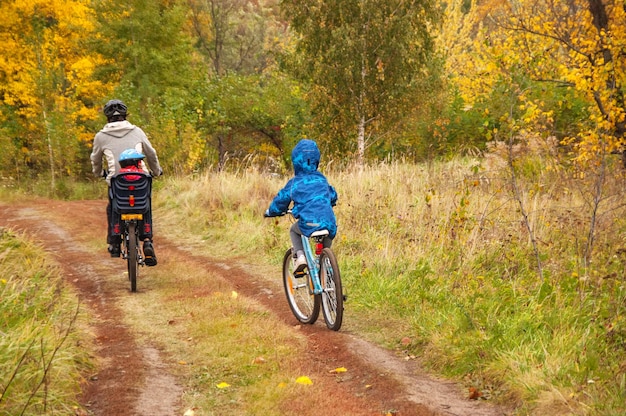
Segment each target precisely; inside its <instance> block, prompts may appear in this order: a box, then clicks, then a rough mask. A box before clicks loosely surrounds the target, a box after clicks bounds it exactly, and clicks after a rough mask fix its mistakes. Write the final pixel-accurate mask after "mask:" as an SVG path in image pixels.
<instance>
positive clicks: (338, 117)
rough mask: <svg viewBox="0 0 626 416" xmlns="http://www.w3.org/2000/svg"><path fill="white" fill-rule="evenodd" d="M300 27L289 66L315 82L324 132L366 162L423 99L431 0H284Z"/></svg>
mask: <svg viewBox="0 0 626 416" xmlns="http://www.w3.org/2000/svg"><path fill="white" fill-rule="evenodd" d="M281 6H282V9H283V11H284V13H285V16H286V17H287V18H288V20H289V22H290V24H291V27H292V28H293V30H294V31H295V32H296V33H297V34H298V35H299V38H298V41H297V50H296V52H297V54H296V55H295V56H294V59H293V60H292V63H294V65H293V66H292V69H293V70H294V72H295V73H296V74H297V75H298V76H299V77H300V79H302V80H304V81H306V82H310V83H311V84H312V89H311V95H310V99H309V101H310V102H311V103H312V105H313V107H314V113H315V114H317V115H318V117H317V119H316V122H317V123H316V124H317V125H318V126H319V127H320V128H319V130H318V131H317V132H318V134H319V137H320V138H321V139H322V140H325V141H326V142H327V143H329V142H330V143H334V144H335V145H337V146H338V147H339V148H340V149H341V150H343V151H344V152H345V151H354V152H355V154H356V156H357V160H358V161H359V162H360V163H363V161H364V158H365V152H366V149H367V148H368V146H369V145H370V144H372V143H374V142H376V141H379V140H382V139H383V138H384V137H385V135H386V134H389V132H390V130H391V129H392V128H393V126H394V125H396V124H397V123H398V122H399V121H401V120H402V118H403V116H404V115H405V114H406V113H407V112H409V111H411V109H412V108H414V107H415V106H418V105H419V102H420V96H419V95H418V94H417V92H418V91H420V90H419V87H420V80H421V79H423V78H424V77H426V74H425V68H426V63H427V61H428V60H429V58H430V56H431V53H432V49H433V42H432V38H431V31H432V30H433V29H434V28H435V27H434V25H435V23H436V22H437V20H438V8H437V6H438V2H435V1H432V0H409V1H406V0H323V1H319V0H304V1H302V0H282V1H281Z"/></svg>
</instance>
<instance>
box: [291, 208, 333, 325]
mask: <svg viewBox="0 0 626 416" xmlns="http://www.w3.org/2000/svg"><path fill="white" fill-rule="evenodd" d="M288 213H289V214H291V211H289V212H288ZM292 218H293V217H292ZM327 235H328V230H320V231H316V232H314V233H313V234H311V236H310V237H306V236H304V235H302V243H303V246H304V254H305V257H306V261H307V268H306V269H305V270H304V271H303V272H302V273H299V274H294V264H293V258H294V253H293V248H289V249H288V250H287V252H286V253H285V257H284V259H283V286H284V288H285V295H286V296H287V302H288V303H289V308H290V309H291V312H292V313H293V314H294V316H295V317H296V319H298V321H300V322H302V323H304V324H314V323H315V321H317V318H318V316H319V312H320V306H321V309H322V312H323V315H324V321H325V322H326V326H327V327H328V329H331V330H333V331H338V330H339V328H341V324H342V321H343V302H344V300H345V296H344V294H343V287H342V285H341V275H340V272H339V264H338V263H337V257H336V256H335V254H334V253H333V251H332V250H331V249H330V248H329V247H324V244H323V240H324V237H326V236H327Z"/></svg>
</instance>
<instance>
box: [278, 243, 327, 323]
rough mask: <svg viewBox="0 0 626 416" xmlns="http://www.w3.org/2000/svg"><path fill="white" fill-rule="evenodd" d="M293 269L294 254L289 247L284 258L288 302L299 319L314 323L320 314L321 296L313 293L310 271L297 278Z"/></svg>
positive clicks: (303, 321)
mask: <svg viewBox="0 0 626 416" xmlns="http://www.w3.org/2000/svg"><path fill="white" fill-rule="evenodd" d="M293 271H294V267H293V256H292V254H291V249H289V250H287V252H286V253H285V258H284V259H283V285H284V287H285V294H286V295H287V302H288V303H289V308H291V312H293V314H294V316H295V317H296V318H297V319H298V321H300V322H302V323H303V324H313V323H315V321H317V317H318V316H319V314H320V296H319V295H314V294H313V290H312V288H311V278H310V277H309V273H308V272H307V273H306V274H305V275H304V276H303V277H298V278H296V277H294V275H293Z"/></svg>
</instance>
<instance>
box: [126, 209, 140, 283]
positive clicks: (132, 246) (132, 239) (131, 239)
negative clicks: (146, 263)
mask: <svg viewBox="0 0 626 416" xmlns="http://www.w3.org/2000/svg"><path fill="white" fill-rule="evenodd" d="M136 225H137V224H136V223H134V222H132V221H131V222H129V223H128V240H126V241H127V243H128V247H127V249H128V252H127V256H126V261H127V262H128V279H129V280H130V291H131V292H136V291H137V250H138V247H137V231H136Z"/></svg>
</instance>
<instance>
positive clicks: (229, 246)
mask: <svg viewBox="0 0 626 416" xmlns="http://www.w3.org/2000/svg"><path fill="white" fill-rule="evenodd" d="M488 162H489V161H488V160H482V161H480V160H453V161H450V162H446V163H433V164H431V165H423V166H415V165H405V164H401V163H393V164H380V165H378V166H374V167H368V168H365V169H358V168H355V169H348V170H344V171H330V172H325V173H326V174H327V176H328V178H329V180H330V182H331V183H332V184H333V185H334V186H335V187H336V188H337V190H338V193H339V204H338V206H337V207H336V210H335V212H336V214H337V217H338V222H339V233H338V237H337V239H336V242H335V244H334V246H333V248H334V249H335V251H336V253H337V255H338V258H339V261H340V265H341V267H342V277H343V279H344V286H345V290H346V292H347V293H348V296H349V298H348V302H347V304H346V308H347V310H346V314H347V317H346V319H345V321H344V322H345V326H346V327H347V328H349V329H350V330H355V331H357V332H359V333H361V334H363V335H364V336H366V337H368V338H370V339H371V340H373V341H375V342H377V343H380V344H381V345H384V346H386V347H388V348H403V349H404V348H405V347H404V346H402V345H401V340H402V339H403V338H405V337H408V338H410V340H411V342H410V344H409V346H408V348H409V349H410V352H411V353H412V354H414V355H416V356H419V357H420V358H421V359H422V362H423V363H424V364H425V365H426V366H427V367H428V368H430V369H431V370H432V371H433V372H437V373H441V374H444V375H446V376H450V377H453V378H456V379H458V380H462V381H464V382H465V383H466V384H467V385H468V386H473V387H476V388H478V389H480V390H481V391H482V392H483V393H484V394H485V396H487V397H490V398H491V399H493V400H496V401H501V402H505V403H514V404H516V405H517V406H518V414H520V415H521V414H552V415H559V414H592V415H615V414H619V412H621V411H622V410H623V403H624V402H626V393H625V390H624V388H623V387H624V382H623V379H624V368H626V349H625V348H624V346H625V345H626V321H625V317H624V305H625V302H626V285H624V280H625V278H626V276H625V274H624V271H625V267H626V256H625V255H624V254H623V253H624V238H625V236H626V234H625V231H626V220H624V218H626V216H625V215H624V214H626V213H625V212H624V211H625V208H624V206H623V204H622V202H621V201H623V198H624V196H625V195H624V192H623V182H624V178H623V177H622V173H621V170H620V169H619V167H618V166H616V167H613V168H612V169H610V171H611V172H612V176H609V177H607V178H606V179H605V181H604V183H603V185H602V189H603V195H604V196H605V198H604V199H603V200H602V202H601V203H600V204H599V205H598V207H597V208H598V211H597V213H596V214H595V217H594V214H593V208H594V207H593V204H591V203H590V201H593V198H592V197H593V185H594V180H595V177H594V176H593V172H589V173H588V175H587V177H586V178H584V179H580V176H579V177H578V178H576V177H574V176H573V175H571V176H570V175H568V174H567V172H566V171H563V170H562V171H554V170H552V171H550V170H547V169H543V170H541V169H533V170H532V174H531V175H527V176H526V177H524V176H522V175H519V174H518V175H519V176H518V178H517V179H518V181H519V183H518V186H519V189H520V190H521V192H520V194H519V195H518V196H516V194H515V193H514V192H513V191H512V188H511V184H512V182H511V177H510V172H508V171H507V170H506V169H505V168H506V164H500V165H497V164H493V165H488ZM533 163H534V164H536V163H538V162H537V159H534V161H533ZM286 180H287V178H286V177H285V178H280V177H275V176H268V175H264V174H263V173H262V172H258V171H254V170H250V171H248V172H237V173H229V172H222V173H211V174H207V175H203V176H201V177H197V178H189V179H173V178H170V179H168V180H166V181H165V183H164V184H163V188H162V189H161V190H160V191H159V193H158V196H157V197H156V212H157V214H156V215H157V217H158V218H160V221H163V224H164V225H162V227H163V228H164V229H169V228H170V227H174V226H176V227H179V230H180V232H184V233H185V234H188V235H191V236H195V238H196V239H198V240H202V239H208V240H210V241H211V244H212V250H211V255H213V256H216V257H220V256H223V257H229V256H232V255H233V254H234V255H238V256H247V257H248V261H249V262H266V264H269V265H272V266H273V267H274V268H276V269H277V268H278V267H279V264H280V259H281V256H282V253H283V252H284V249H285V248H286V247H287V244H288V241H289V240H288V232H287V231H288V227H289V222H288V220H286V219H284V218H281V219H273V220H268V219H263V217H262V213H263V211H264V210H265V208H266V207H267V205H268V204H269V202H270V200H271V198H272V197H273V196H274V194H275V193H276V192H277V191H278V189H280V187H281V186H282V185H283V184H284V183H285V181H286ZM520 206H522V207H523V209H524V211H525V212H526V213H527V215H528V224H529V227H530V229H529V228H528V227H526V226H525V223H524V222H523V221H522V219H523V218H522V216H521V210H520ZM190 219H193V220H190ZM592 219H593V220H595V221H594V222H593V226H594V231H595V234H594V240H593V242H592V244H591V247H592V248H593V250H592V251H591V252H589V251H586V249H585V248H586V247H587V242H588V241H589V240H588V238H589V232H590V229H591V224H592V222H591V221H592ZM180 227H183V229H180ZM531 237H533V238H534V239H535V240H536V241H537V242H538V243H537V247H538V249H537V251H535V250H534V249H533V246H532V244H531V243H530V242H531ZM585 254H587V257H585ZM589 254H591V255H590V256H589ZM589 259H591V262H589Z"/></svg>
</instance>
